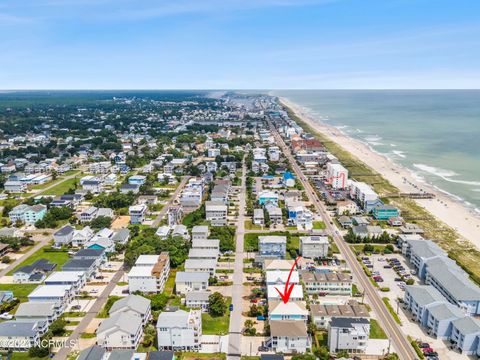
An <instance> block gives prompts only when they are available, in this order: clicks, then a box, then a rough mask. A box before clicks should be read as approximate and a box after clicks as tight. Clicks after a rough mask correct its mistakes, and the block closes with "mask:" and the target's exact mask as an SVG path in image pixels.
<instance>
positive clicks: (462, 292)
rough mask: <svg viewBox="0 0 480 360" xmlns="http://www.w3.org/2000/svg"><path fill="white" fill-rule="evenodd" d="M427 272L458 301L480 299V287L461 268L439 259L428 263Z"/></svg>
mask: <svg viewBox="0 0 480 360" xmlns="http://www.w3.org/2000/svg"><path fill="white" fill-rule="evenodd" d="M427 273H428V274H429V276H431V277H432V278H434V279H435V280H436V281H437V282H438V283H439V284H441V285H442V287H443V288H444V289H445V290H446V291H447V292H448V293H449V294H450V295H451V296H452V297H454V298H455V299H457V300H458V301H462V300H464V301H469V300H473V301H480V289H479V288H478V286H476V285H475V284H474V283H473V282H472V281H471V280H470V279H469V278H468V275H467V273H465V272H463V270H461V269H460V268H458V267H453V266H451V265H450V266H448V264H445V263H444V262H442V261H437V262H435V263H429V264H428V265H427Z"/></svg>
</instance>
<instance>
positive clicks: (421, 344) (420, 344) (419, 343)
mask: <svg viewBox="0 0 480 360" xmlns="http://www.w3.org/2000/svg"><path fill="white" fill-rule="evenodd" d="M417 344H418V347H419V348H420V349H426V348H429V347H430V344H429V343H426V342H420V341H418V342H417Z"/></svg>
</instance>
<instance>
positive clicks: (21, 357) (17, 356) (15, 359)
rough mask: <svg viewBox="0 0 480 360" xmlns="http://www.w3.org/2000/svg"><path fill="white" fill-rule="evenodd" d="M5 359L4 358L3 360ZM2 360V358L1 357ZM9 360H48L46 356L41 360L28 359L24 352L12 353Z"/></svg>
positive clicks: (39, 359)
mask: <svg viewBox="0 0 480 360" xmlns="http://www.w3.org/2000/svg"><path fill="white" fill-rule="evenodd" d="M6 358H7V357H6V356H5V359H6ZM2 359H3V357H2ZM10 359H11V360H29V359H30V360H46V359H48V356H45V357H42V358H38V357H34V358H33V357H30V356H28V351H25V352H14V353H12V357H11V358H10Z"/></svg>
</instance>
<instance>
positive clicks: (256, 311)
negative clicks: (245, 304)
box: [248, 304, 262, 317]
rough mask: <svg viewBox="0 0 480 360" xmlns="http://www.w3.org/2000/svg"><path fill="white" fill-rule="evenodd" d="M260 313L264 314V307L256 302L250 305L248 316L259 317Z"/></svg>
mask: <svg viewBox="0 0 480 360" xmlns="http://www.w3.org/2000/svg"><path fill="white" fill-rule="evenodd" d="M260 315H262V309H261V308H260V307H258V306H257V305H256V304H252V305H251V306H250V310H249V311H248V316H250V317H257V316H260Z"/></svg>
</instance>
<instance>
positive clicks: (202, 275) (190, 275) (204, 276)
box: [175, 271, 210, 282]
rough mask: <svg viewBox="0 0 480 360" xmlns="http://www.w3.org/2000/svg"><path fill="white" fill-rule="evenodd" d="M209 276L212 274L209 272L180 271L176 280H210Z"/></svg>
mask: <svg viewBox="0 0 480 360" xmlns="http://www.w3.org/2000/svg"><path fill="white" fill-rule="evenodd" d="M209 278H210V274H209V273H207V272H189V271H179V272H177V274H176V276H175V282H186V281H188V282H200V281H202V282H204V281H207V282H208V279H209Z"/></svg>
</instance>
